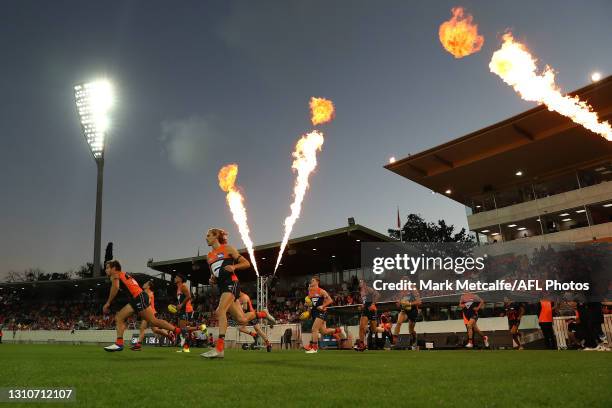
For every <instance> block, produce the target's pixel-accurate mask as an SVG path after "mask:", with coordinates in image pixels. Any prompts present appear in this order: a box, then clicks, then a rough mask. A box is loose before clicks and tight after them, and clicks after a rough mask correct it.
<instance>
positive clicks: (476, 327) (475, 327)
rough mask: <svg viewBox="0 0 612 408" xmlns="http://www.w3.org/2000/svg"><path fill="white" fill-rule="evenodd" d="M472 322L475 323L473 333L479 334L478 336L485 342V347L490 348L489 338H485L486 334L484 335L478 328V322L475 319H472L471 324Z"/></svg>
mask: <svg viewBox="0 0 612 408" xmlns="http://www.w3.org/2000/svg"><path fill="white" fill-rule="evenodd" d="M472 321H473V324H472V331H473V333H478V335H479V336H480V337H482V341H483V342H484V346H485V347H489V336H485V335H484V334H483V333H482V332H481V331H480V328H479V327H478V323H477V320H476V319H475V318H472V319H471V320H470V322H472ZM472 336H473V334H472ZM472 339H473V337H472Z"/></svg>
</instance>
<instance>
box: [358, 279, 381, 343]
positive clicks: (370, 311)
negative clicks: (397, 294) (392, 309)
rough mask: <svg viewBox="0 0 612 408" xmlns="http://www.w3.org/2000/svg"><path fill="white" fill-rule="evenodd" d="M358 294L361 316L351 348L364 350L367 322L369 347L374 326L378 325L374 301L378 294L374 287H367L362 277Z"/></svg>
mask: <svg viewBox="0 0 612 408" xmlns="http://www.w3.org/2000/svg"><path fill="white" fill-rule="evenodd" d="M359 294H360V296H361V302H362V303H363V304H362V305H361V306H360V307H359V310H360V311H361V316H360V317H359V340H357V342H356V344H355V346H354V347H353V349H354V350H355V351H364V350H365V349H366V348H367V347H366V344H365V335H366V330H367V329H368V324H369V327H370V334H369V336H368V345H369V347H372V348H373V347H374V341H375V340H374V339H375V336H376V327H377V325H378V313H377V309H376V302H377V301H378V298H379V297H380V294H379V293H378V292H377V291H376V290H375V289H374V288H371V287H369V286H368V285H367V284H366V281H365V280H364V279H359Z"/></svg>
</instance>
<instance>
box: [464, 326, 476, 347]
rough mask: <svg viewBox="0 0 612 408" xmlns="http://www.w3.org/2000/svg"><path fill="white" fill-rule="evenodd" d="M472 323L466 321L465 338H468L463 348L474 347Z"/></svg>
mask: <svg viewBox="0 0 612 408" xmlns="http://www.w3.org/2000/svg"><path fill="white" fill-rule="evenodd" d="M472 323H473V321H472V320H468V322H467V323H466V324H465V328H466V329H467V337H468V342H467V344H466V345H465V347H468V348H471V347H474V328H473V324H472Z"/></svg>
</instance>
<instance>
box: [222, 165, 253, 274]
mask: <svg viewBox="0 0 612 408" xmlns="http://www.w3.org/2000/svg"><path fill="white" fill-rule="evenodd" d="M236 177H238V165H237V164H228V165H226V166H223V167H222V168H221V170H219V187H221V190H223V191H225V192H226V193H227V195H226V197H225V198H226V200H227V204H228V205H229V208H230V211H231V212H232V216H233V218H234V222H235V223H236V225H237V226H238V231H239V232H240V236H241V237H242V242H243V243H244V245H245V246H246V248H247V251H248V253H249V257H250V258H251V263H252V264H253V269H255V273H256V274H257V276H259V270H258V269H257V262H256V260H255V252H254V251H253V241H251V237H250V232H251V231H250V230H249V224H248V222H247V212H246V208H245V207H244V197H243V196H242V193H240V191H239V190H238V188H237V187H236Z"/></svg>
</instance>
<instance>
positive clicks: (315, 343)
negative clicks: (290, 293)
mask: <svg viewBox="0 0 612 408" xmlns="http://www.w3.org/2000/svg"><path fill="white" fill-rule="evenodd" d="M320 282H321V281H320V280H319V278H318V277H316V276H315V277H313V278H312V279H311V280H310V285H309V286H308V298H307V302H306V303H310V304H311V305H312V306H311V311H310V317H311V318H312V320H313V323H312V337H311V339H310V344H307V345H306V346H304V350H306V353H307V354H314V353H316V352H318V351H319V333H320V334H323V335H326V334H327V335H329V334H331V335H333V336H334V337H335V338H336V340H338V341H340V340H341V339H346V332H345V331H344V327H338V328H336V329H333V328H328V327H327V325H326V322H325V320H326V319H327V307H328V306H329V305H331V304H332V303H333V302H334V301H333V300H332V298H331V296H329V293H327V291H326V290H325V289H323V288H321V287H319V284H320Z"/></svg>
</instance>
